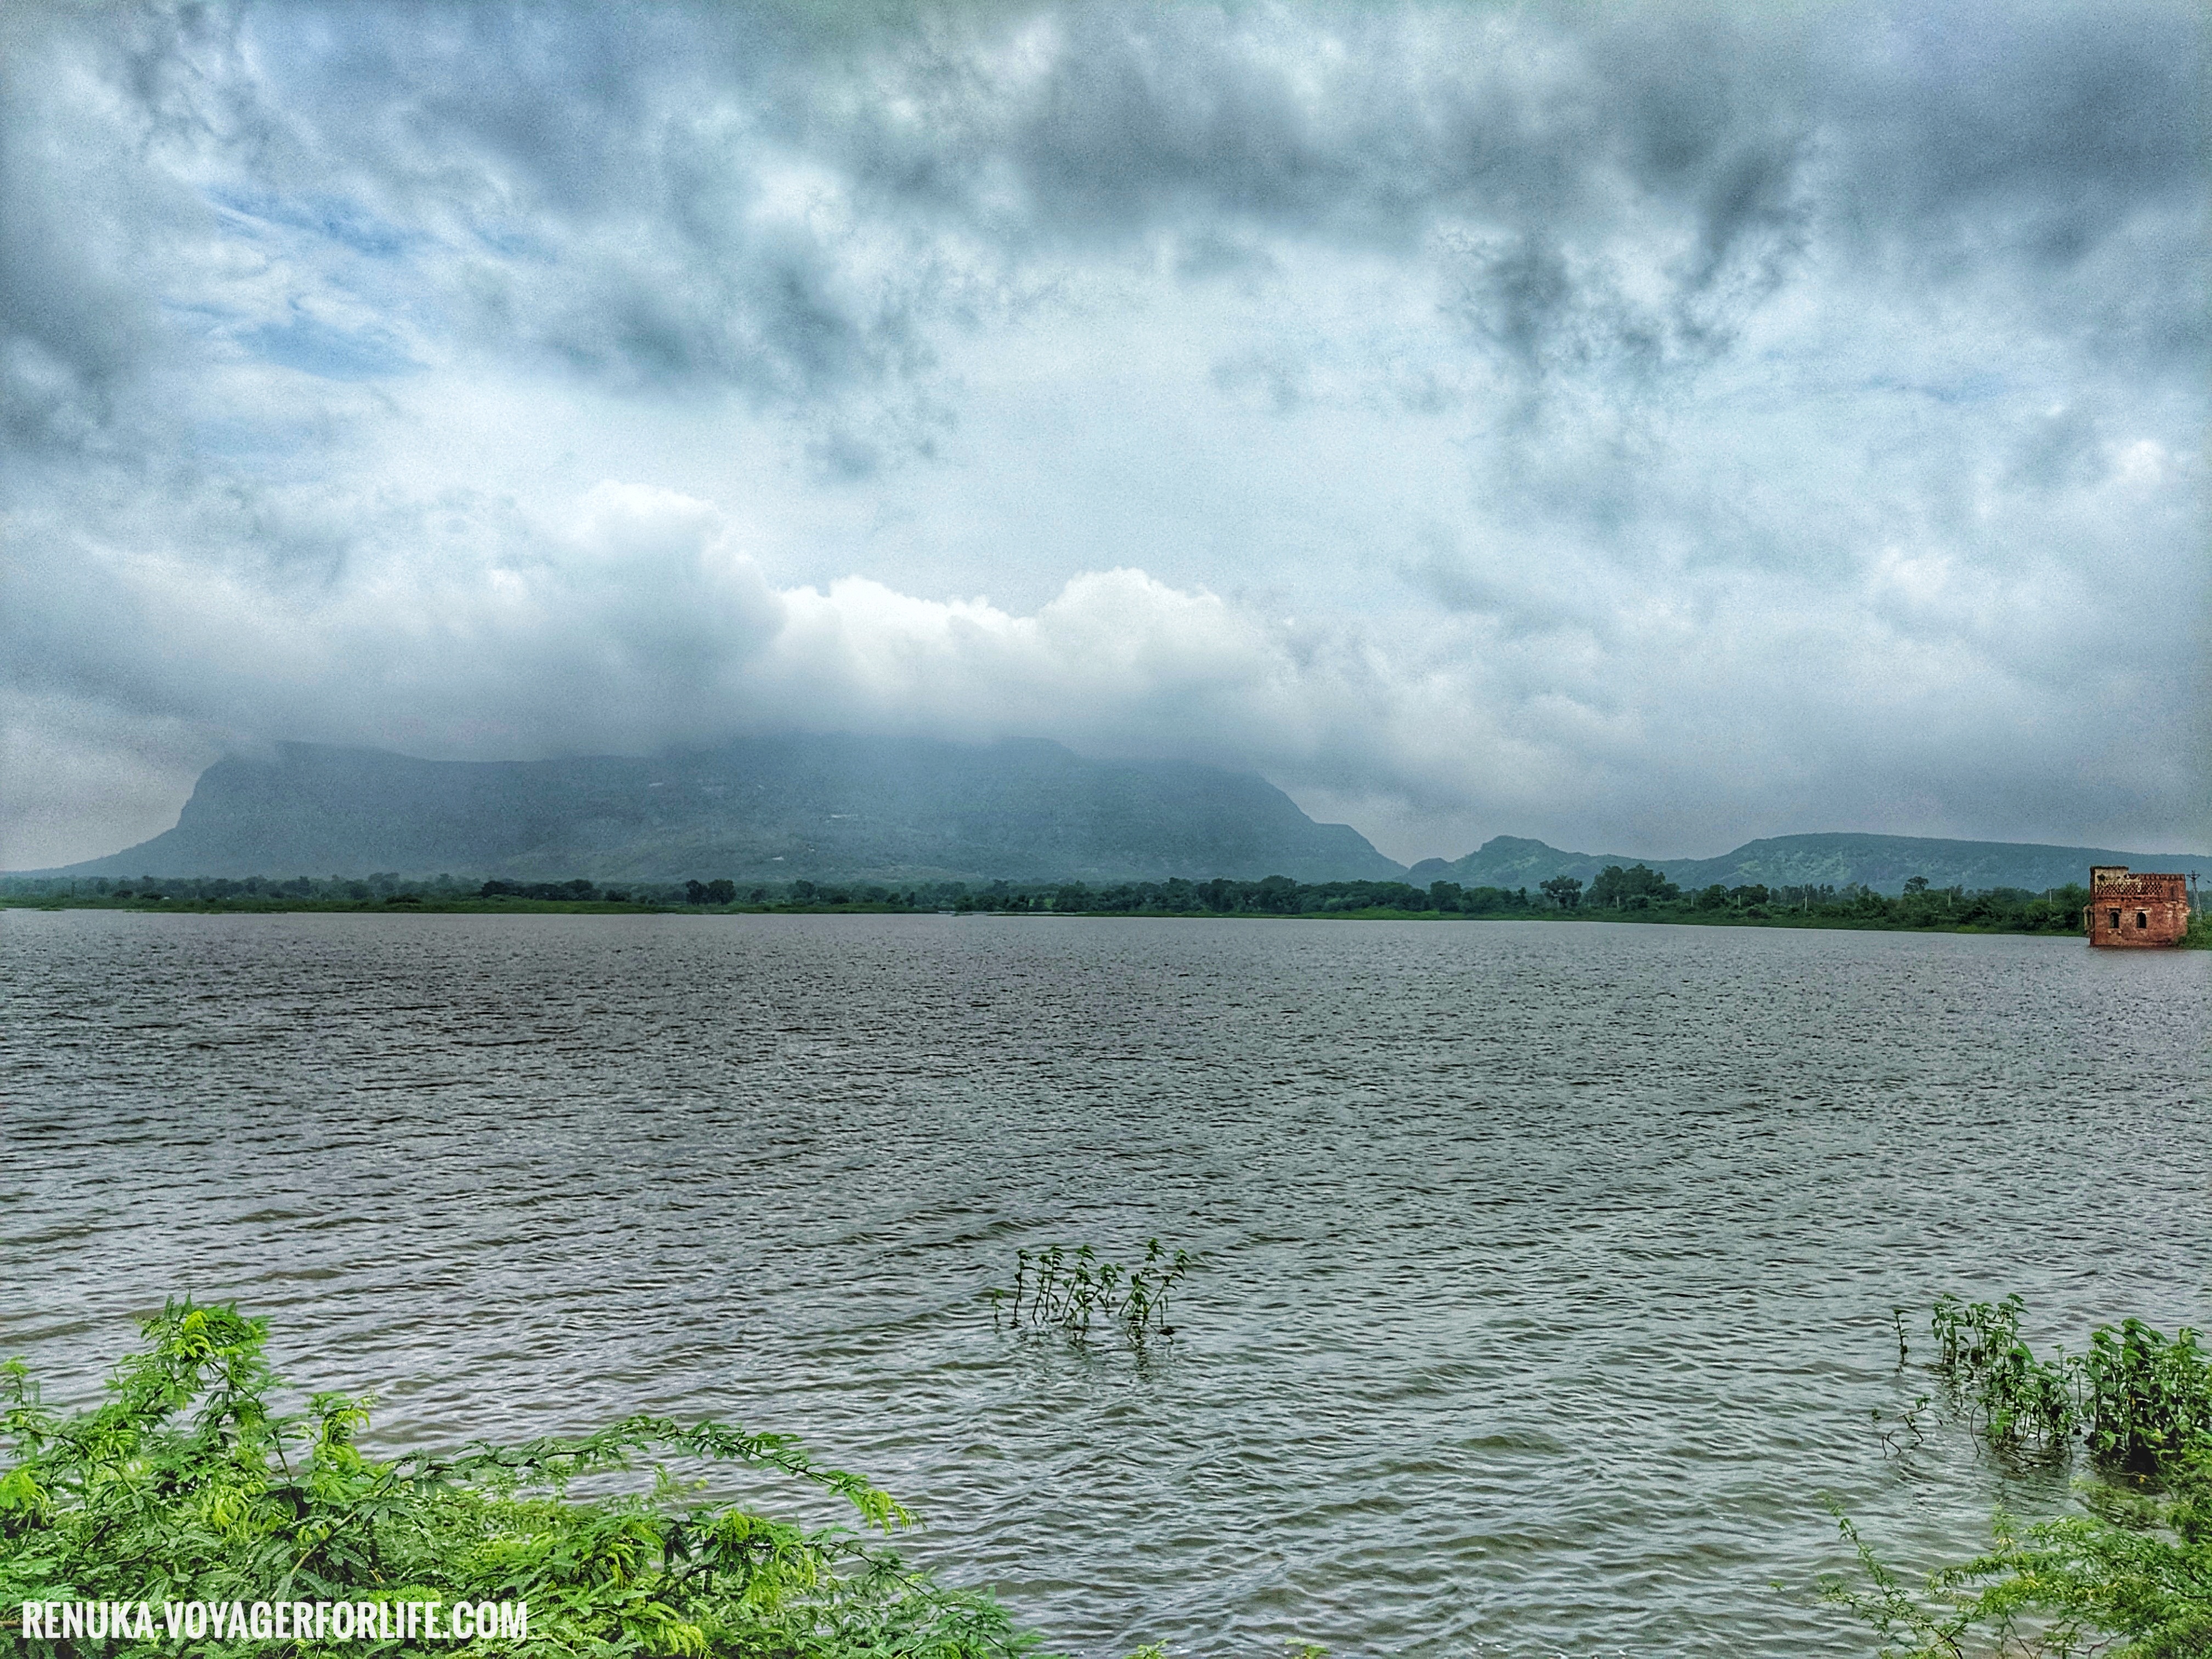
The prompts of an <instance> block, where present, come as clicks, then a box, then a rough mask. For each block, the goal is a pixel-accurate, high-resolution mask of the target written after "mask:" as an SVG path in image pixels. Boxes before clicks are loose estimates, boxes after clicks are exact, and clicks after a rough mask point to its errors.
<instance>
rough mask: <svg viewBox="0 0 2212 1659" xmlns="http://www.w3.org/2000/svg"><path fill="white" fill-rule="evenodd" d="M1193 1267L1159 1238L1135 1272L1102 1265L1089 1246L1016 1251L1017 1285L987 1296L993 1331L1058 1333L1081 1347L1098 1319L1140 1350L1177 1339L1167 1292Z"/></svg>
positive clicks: (1186, 1257)
mask: <svg viewBox="0 0 2212 1659" xmlns="http://www.w3.org/2000/svg"><path fill="white" fill-rule="evenodd" d="M1191 1265H1192V1264H1191V1258H1190V1252H1189V1251H1188V1250H1176V1251H1175V1252H1173V1253H1172V1254H1170V1252H1169V1250H1168V1249H1167V1248H1166V1247H1165V1246H1164V1245H1163V1244H1162V1243H1160V1241H1159V1240H1158V1239H1157V1238H1149V1239H1146V1241H1145V1258H1144V1260H1143V1261H1140V1262H1139V1263H1138V1264H1137V1265H1136V1266H1135V1267H1123V1266H1122V1265H1121V1263H1120V1262H1118V1261H1100V1260H1099V1259H1098V1253H1097V1251H1096V1250H1094V1249H1092V1248H1091V1246H1090V1245H1088V1244H1079V1245H1078V1246H1077V1247H1076V1248H1075V1249H1073V1251H1070V1250H1067V1249H1064V1248H1063V1247H1062V1246H1060V1245H1058V1244H1054V1245H1051V1246H1049V1247H1048V1248H1047V1249H1042V1250H1040V1251H1038V1252H1037V1253H1036V1255H1030V1252H1029V1251H1027V1250H1018V1251H1016V1252H1015V1261H1014V1283H1013V1288H1012V1289H1011V1290H1006V1289H1003V1288H999V1287H996V1286H994V1288H992V1289H991V1290H989V1291H986V1292H985V1293H984V1294H985V1295H986V1296H987V1297H988V1298H989V1300H990V1304H991V1322H992V1324H993V1325H994V1326H1002V1327H1005V1328H1011V1329H1013V1330H1057V1331H1060V1332H1061V1333H1062V1334H1065V1335H1066V1336H1068V1337H1070V1338H1072V1339H1073V1340H1076V1341H1078V1342H1081V1341H1084V1340H1087V1339H1088V1338H1089V1336H1090V1334H1091V1321H1092V1320H1093V1319H1094V1318H1096V1319H1098V1320H1101V1321H1103V1322H1106V1323H1108V1324H1109V1326H1111V1327H1112V1328H1115V1329H1117V1330H1119V1331H1120V1332H1121V1334H1122V1336H1123V1337H1124V1338H1125V1339H1127V1341H1128V1342H1129V1344H1130V1345H1131V1346H1133V1347H1142V1346H1144V1345H1145V1340H1146V1338H1147V1337H1150V1336H1173V1335H1174V1334H1175V1327H1174V1326H1172V1325H1170V1324H1169V1323H1168V1294H1169V1292H1170V1291H1173V1290H1174V1289H1175V1287H1176V1283H1177V1282H1178V1281H1179V1280H1180V1279H1182V1276H1183V1275H1184V1274H1185V1273H1188V1271H1189V1270H1190V1267H1191Z"/></svg>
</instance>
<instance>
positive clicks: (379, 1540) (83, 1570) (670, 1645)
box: [0, 1302, 1035, 1659]
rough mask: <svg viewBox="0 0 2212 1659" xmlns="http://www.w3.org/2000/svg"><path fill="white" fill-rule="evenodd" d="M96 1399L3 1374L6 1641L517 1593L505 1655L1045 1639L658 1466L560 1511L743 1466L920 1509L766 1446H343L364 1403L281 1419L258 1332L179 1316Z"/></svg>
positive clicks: (238, 1323)
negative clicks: (33, 1607) (205, 1615)
mask: <svg viewBox="0 0 2212 1659" xmlns="http://www.w3.org/2000/svg"><path fill="white" fill-rule="evenodd" d="M144 1329H145V1334H146V1336H147V1337H148V1339H149V1344H150V1346H149V1347H148V1348H147V1349H146V1351H145V1352H142V1353H138V1354H135V1355H133V1356H131V1357H130V1358H126V1359H125V1361H123V1363H122V1364H120V1365H118V1367H117V1368H116V1370H115V1371H114V1373H113V1375H112V1377H111V1379H110V1381H109V1383H108V1385H107V1389H106V1399H105V1400H104V1401H102V1402H101V1403H100V1404H99V1405H98V1406H97V1407H93V1408H91V1409H88V1410H86V1411H82V1412H80V1413H75V1414H72V1415H68V1416H64V1415H63V1414H61V1413H57V1412H55V1411H52V1410H51V1409H49V1408H47V1407H44V1406H42V1405H41V1404H40V1401H39V1397H38V1395H37V1392H36V1390H35V1389H34V1388H33V1386H32V1384H31V1383H30V1382H29V1380H28V1378H27V1376H26V1374H25V1372H24V1370H23V1368H22V1366H21V1364H10V1365H9V1366H8V1367H6V1368H5V1369H4V1370H0V1437H4V1439H5V1442H6V1443H7V1447H8V1449H9V1454H10V1455H9V1461H7V1462H0V1609H4V1613H0V1618H4V1619H5V1620H6V1621H7V1622H6V1624H5V1625H4V1626H0V1628H4V1629H10V1630H11V1631H13V1632H14V1642H15V1651H17V1652H21V1653H24V1654H27V1655H35V1656H46V1655H57V1656H58V1655H62V1654H66V1653H71V1652H85V1651H89V1650H94V1649H97V1650H101V1651H105V1652H109V1653H116V1654H125V1655H128V1654H138V1653H149V1654H150V1653H164V1654H174V1653H179V1652H182V1651H190V1652H192V1653H194V1654H202V1653H240V1654H243V1653H246V1652H250V1651H258V1650H261V1649H263V1648H264V1647H266V1646H267V1645H268V1644H266V1643H265V1642H255V1641H251V1640H240V1641H237V1642H229V1641H224V1640H218V1641H215V1642H212V1643H210V1642H208V1641H189V1640H187V1641H182V1642H180V1641H178V1640H174V1639H171V1638H169V1637H168V1636H167V1632H166V1630H160V1633H159V1634H158V1635H155V1636H154V1637H153V1638H151V1639H136V1640H134V1639H125V1640H121V1641H108V1642H104V1643H87V1642H85V1641H84V1640H82V1638H80V1639H79V1640H77V1641H76V1642H74V1643H72V1642H70V1641H68V1640H65V1639H54V1640H50V1639H46V1638H43V1637H41V1636H39V1635H36V1634H33V1635H32V1636H29V1637H25V1636H23V1635H21V1631H20V1620H21V1613H20V1609H21V1604H22V1603H23V1602H25V1601H116V1600H122V1601H150V1602H151V1603H152V1606H153V1617H154V1619H155V1620H156V1621H157V1623H156V1628H157V1630H158V1629H160V1626H159V1624H158V1621H159V1620H161V1616H162V1604H163V1603H164V1602H165V1601H173V1602H185V1601H217V1602H228V1601H233V1600H237V1601H240V1602H241V1603H252V1602H256V1601H262V1602H272V1601H292V1600H296V1601H330V1602H338V1601H344V1602H347V1603H349V1604H352V1606H354V1607H361V1606H362V1605H363V1604H383V1603H393V1604H401V1603H407V1602H416V1603H420V1602H427V1601H438V1602H440V1603H441V1605H443V1606H445V1607H448V1608H451V1607H453V1606H454V1605H455V1604H456V1603H459V1602H461V1601H470V1602H472V1603H480V1602H483V1601H495V1602H516V1601H520V1602H525V1603H526V1604H527V1608H528V1611H527V1628H526V1632H525V1633H524V1634H522V1635H520V1636H519V1637H516V1638H508V1639H498V1638H495V1639H494V1640H493V1641H492V1642H491V1643H490V1644H489V1645H490V1646H492V1647H493V1648H494V1649H495V1650H497V1651H501V1652H511V1653H516V1654H522V1655H535V1656H544V1659H553V1656H562V1659H573V1656H578V1655H589V1656H593V1659H623V1656H632V1655H635V1656H646V1655H653V1656H663V1655H679V1656H718V1659H721V1656H726V1659H859V1656H862V1655H866V1656H870V1659H981V1656H986V1655H999V1654H1007V1653H1019V1652H1024V1651H1028V1650H1030V1649H1032V1648H1033V1647H1034V1645H1035V1644H1034V1638H1030V1637H1029V1636H1027V1635H1024V1633H1022V1632H1018V1631H1017V1630H1016V1629H1015V1627H1014V1626H1013V1625H1012V1622H1011V1621H1010V1620H1009V1619H1008V1618H1007V1616H1006V1613H1004V1611H1002V1610H1001V1609H1000V1607H998V1606H997V1604H996V1603H995V1602H994V1601H992V1600H991V1599H990V1598H989V1597H988V1596H987V1595H982V1594H980V1593H977V1592H975V1591H969V1590H962V1589H952V1588H950V1587H948V1586H946V1585H945V1584H943V1583H939V1581H938V1580H936V1579H935V1578H934V1577H932V1576H931V1575H929V1574H927V1573H925V1572H921V1571H915V1570H914V1569H911V1568H909V1567H907V1566H905V1565H902V1564H901V1562H900V1561H899V1559H898V1558H897V1557H896V1555H894V1554H893V1553H890V1550H889V1549H888V1548H887V1547H885V1546H884V1545H883V1544H881V1543H880V1542H876V1541H871V1540H870V1539H868V1538H867V1537H866V1536H865V1535H864V1534H855V1533H852V1532H848V1531H844V1530H840V1529H834V1528H833V1529H828V1530H809V1529H806V1528H801V1527H799V1526H795V1525H792V1524H790V1523H788V1522H781V1521H776V1520H771V1519H769V1518H768V1517H767V1516H762V1515H759V1514H757V1513H754V1512H753V1511H751V1510H748V1509H744V1508H742V1507H740V1506H738V1505H737V1504H715V1503H709V1502H706V1501H703V1500H702V1498H699V1496H698V1495H697V1487H696V1485H692V1486H687V1485H684V1484H683V1483H680V1482H679V1481H678V1480H676V1479H674V1478H673V1477H671V1475H670V1474H668V1473H667V1472H666V1471H665V1469H656V1471H655V1474H654V1478H653V1483H652V1486H651V1490H650V1491H649V1492H641V1493H636V1494H634V1495H630V1496H618V1497H611V1498H593V1499H590V1500H584V1499H578V1498H571V1497H569V1496H568V1494H567V1489H568V1486H569V1485H570V1483H571V1482H573V1481H574V1480H578V1479H579V1478H581V1477H586V1476H601V1477H604V1476H606V1475H608V1474H611V1473H613V1472H617V1471H622V1470H626V1469H632V1468H635V1467H636V1466H637V1464H638V1462H639V1460H641V1459H656V1458H661V1457H673V1458H677V1459H680V1460H683V1461H684V1462H686V1463H696V1462H719V1463H725V1464H734V1465H736V1466H738V1468H742V1469H746V1470H750V1471H755V1472H757V1473H759V1474H766V1475H771V1476H781V1477H787V1478H790V1479H793V1480H798V1481H799V1482H802V1483H806V1484H809V1485H811V1486H813V1487H815V1488H817V1489H819V1490H820V1491H823V1492H828V1493H831V1494H834V1495H835V1496H836V1498H841V1499H842V1500H844V1502H845V1503H847V1504H849V1505H850V1506H851V1508H852V1510H854V1513H855V1514H856V1515H857V1516H858V1517H859V1520H860V1525H861V1527H862V1528H863V1529H864V1532H872V1533H889V1532H890V1531H892V1530H893V1529H894V1528H897V1527H899V1526H901V1525H903V1524H905V1523H907V1522H908V1521H909V1520H910V1519H911V1517H910V1516H908V1514H907V1512H906V1511H905V1510H902V1508H901V1507H900V1506H899V1505H898V1504H896V1502H894V1501H893V1500H892V1499H891V1498H890V1497H889V1496H887V1495H886V1494H885V1493H884V1492H879V1491H878V1490H877V1489H876V1488H875V1487H873V1486H870V1485H868V1484H867V1483H866V1481H864V1480H860V1479H859V1478H858V1477H856V1476H854V1475H851V1474H846V1473H844V1472H843V1471H842V1470H838V1469H833V1468H824V1467H823V1466H822V1465H820V1464H818V1463H816V1462H813V1461H812V1460H811V1458H810V1457H809V1456H808V1455H806V1454H805V1452H804V1451H803V1450H802V1449H800V1448H799V1445H798V1444H797V1443H796V1442H794V1441H792V1440H790V1439H788V1438H786V1437H782V1436H779V1435H770V1434H749V1433H746V1432H744V1431H742V1430H739V1429H736V1428H732V1427H729V1426H726V1425H722V1424H719V1423H714V1422H702V1423H698V1424H695V1425H690V1426H688V1427H687V1426H683V1425H678V1424H676V1423H673V1422H670V1421H667V1420H665V1419H654V1418H645V1417H636V1418H631V1419H628V1420H626V1421H623V1422H621V1423H617V1424H616V1425H613V1426H612V1427H611V1428H608V1429H605V1430H603V1431H600V1432H599V1433H597V1434H593V1435H589V1436H586V1437H581V1438H576V1439H541V1440H534V1441H531V1442H528V1443H525V1444H522V1445H518V1446H494V1445H488V1444H486V1445H477V1446H474V1447H471V1449H468V1450H465V1451H463V1452H459V1453H457V1454H454V1455H431V1454H429V1453H424V1452H416V1453H411V1454H409V1455H405V1456H402V1457H398V1458H394V1459H391V1460H388V1461H386V1460H380V1459H377V1458H374V1457H371V1456H369V1455H366V1454H365V1453H363V1452H362V1450H361V1449H359V1447H358V1446H357V1445H356V1437H357V1436H358V1435H359V1433H360V1432H361V1431H362V1429H363V1427H364V1426H365V1425H366V1424H367V1422H368V1401H366V1400H362V1399H357V1398H354V1397H352V1396H349V1395H341V1394H319V1395H314V1396H313V1399H312V1401H310V1402H309V1404H308V1406H307V1409H306V1410H305V1411H302V1412H298V1413H289V1414H287V1413H281V1412H278V1411H276V1410H275V1409H274V1408H272V1407H271V1404H270V1395H271V1393H272V1392H273V1391H274V1390H275V1389H277V1388H278V1387H279V1386H280V1385H279V1383H278V1380H277V1378H276V1376H274V1375H273V1374H272V1372H271V1370H270V1367H269V1365H268V1364H267V1362H266V1360H265V1359H264V1357H263V1352H262V1350H263V1344H264V1338H265V1335H266V1328H265V1326H264V1322H262V1321H259V1320H255V1319H248V1318H246V1317H244V1316H240V1314H239V1313H238V1312H237V1311H236V1310H235V1309H234V1308H229V1307H197V1306H195V1305H193V1304H191V1303H190V1302H183V1303H172V1304H170V1305H168V1306H167V1307H166V1308H164V1309H163V1310H161V1313H160V1314H159V1315H157V1316H155V1317H154V1318H152V1319H149V1320H148V1321H147V1322H146V1323H145V1327H144ZM289 1650H290V1651H292V1652H294V1653H295V1654H301V1655H318V1654H322V1653H325V1652H328V1653H330V1654H332V1655H336V1654H338V1653H342V1652H356V1653H357V1652H362V1651H371V1652H376V1653H382V1654H389V1655H398V1654H407V1653H414V1652H417V1651H420V1652H424V1653H428V1652H433V1651H436V1652H451V1651H453V1650H454V1644H453V1643H452V1642H450V1641H434V1640H430V1639H427V1638H425V1639H416V1640H410V1639H404V1638H393V1639H389V1640H384V1641H374V1642H362V1641H354V1640H346V1641H341V1640H337V1639H336V1638H332V1639H331V1640H328V1641H321V1640H316V1639H313V1638H308V1639H306V1640H295V1641H293V1642H292V1643H290V1644H289Z"/></svg>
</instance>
